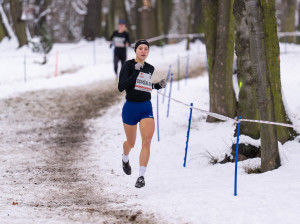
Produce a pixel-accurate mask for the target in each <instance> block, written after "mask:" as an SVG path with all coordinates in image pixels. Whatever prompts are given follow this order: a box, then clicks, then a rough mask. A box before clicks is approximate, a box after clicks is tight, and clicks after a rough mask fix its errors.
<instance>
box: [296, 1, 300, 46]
mask: <svg viewBox="0 0 300 224" xmlns="http://www.w3.org/2000/svg"><path fill="white" fill-rule="evenodd" d="M297 13H298V25H297V31H300V2H299V3H298V12H297ZM296 44H300V37H299V36H298V37H296Z"/></svg>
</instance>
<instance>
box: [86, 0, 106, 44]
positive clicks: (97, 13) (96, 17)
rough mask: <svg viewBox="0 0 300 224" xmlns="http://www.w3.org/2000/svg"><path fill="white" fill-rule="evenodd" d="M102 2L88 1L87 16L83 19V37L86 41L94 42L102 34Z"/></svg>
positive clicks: (99, 0)
mask: <svg viewBox="0 0 300 224" xmlns="http://www.w3.org/2000/svg"><path fill="white" fill-rule="evenodd" d="M101 22H102V0H89V2H88V4H87V14H86V15H85V18H84V28H83V35H84V37H85V38H86V39H89V40H94V39H95V38H96V37H97V36H101V34H102V23H101Z"/></svg>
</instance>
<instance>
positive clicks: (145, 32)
mask: <svg viewBox="0 0 300 224" xmlns="http://www.w3.org/2000/svg"><path fill="white" fill-rule="evenodd" d="M138 2H140V4H137V5H138V6H140V7H139V8H138V9H137V13H138V16H137V20H139V25H140V26H139V29H140V35H139V36H138V39H147V38H151V37H154V36H155V33H156V31H155V23H153V21H155V8H153V6H152V2H151V0H143V1H142V0H137V3H138Z"/></svg>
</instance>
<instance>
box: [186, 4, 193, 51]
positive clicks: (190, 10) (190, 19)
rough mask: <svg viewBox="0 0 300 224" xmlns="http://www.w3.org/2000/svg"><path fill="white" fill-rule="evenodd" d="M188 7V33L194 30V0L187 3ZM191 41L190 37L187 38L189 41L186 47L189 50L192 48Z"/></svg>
mask: <svg viewBox="0 0 300 224" xmlns="http://www.w3.org/2000/svg"><path fill="white" fill-rule="evenodd" d="M187 9H188V13H187V14H188V17H187V19H188V21H187V23H188V28H187V33H191V32H192V26H193V19H194V1H193V0H190V1H189V3H188V5H187ZM190 42H191V39H190V38H189V37H188V38H187V43H186V49H187V50H189V49H190Z"/></svg>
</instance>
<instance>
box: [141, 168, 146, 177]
mask: <svg viewBox="0 0 300 224" xmlns="http://www.w3.org/2000/svg"><path fill="white" fill-rule="evenodd" d="M146 168H147V167H145V166H140V170H139V177H140V176H144V175H145V172H146Z"/></svg>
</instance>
